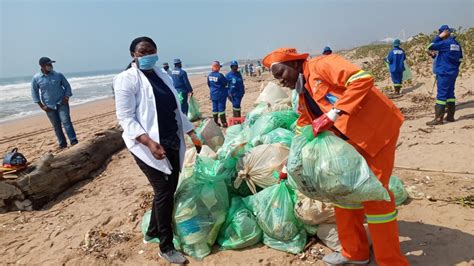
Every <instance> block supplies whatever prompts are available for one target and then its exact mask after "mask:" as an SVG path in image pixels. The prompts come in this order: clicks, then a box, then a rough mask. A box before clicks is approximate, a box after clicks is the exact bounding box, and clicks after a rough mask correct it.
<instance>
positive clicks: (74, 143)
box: [71, 140, 79, 146]
mask: <svg viewBox="0 0 474 266" xmlns="http://www.w3.org/2000/svg"><path fill="white" fill-rule="evenodd" d="M77 143H79V141H77V140H73V141H71V146H74V145H76V144H77Z"/></svg>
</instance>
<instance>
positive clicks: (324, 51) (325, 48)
mask: <svg viewBox="0 0 474 266" xmlns="http://www.w3.org/2000/svg"><path fill="white" fill-rule="evenodd" d="M327 52H332V50H331V47H329V46H326V47H324V50H323V54H324V53H327Z"/></svg>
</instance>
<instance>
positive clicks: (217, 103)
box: [207, 71, 228, 115]
mask: <svg viewBox="0 0 474 266" xmlns="http://www.w3.org/2000/svg"><path fill="white" fill-rule="evenodd" d="M207 86H209V90H210V91H211V100H212V113H213V114H220V115H221V114H225V104H226V101H227V96H228V92H227V79H226V78H225V77H224V75H222V74H221V73H219V72H217V71H213V72H211V73H210V74H209V76H207Z"/></svg>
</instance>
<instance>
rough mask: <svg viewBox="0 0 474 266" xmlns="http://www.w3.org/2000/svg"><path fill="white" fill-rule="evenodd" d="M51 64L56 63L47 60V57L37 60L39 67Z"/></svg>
mask: <svg viewBox="0 0 474 266" xmlns="http://www.w3.org/2000/svg"><path fill="white" fill-rule="evenodd" d="M52 63H56V61H53V60H51V59H49V57H41V58H40V59H39V65H40V66H42V65H47V64H52Z"/></svg>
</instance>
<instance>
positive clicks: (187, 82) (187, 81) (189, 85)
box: [182, 71, 193, 93]
mask: <svg viewBox="0 0 474 266" xmlns="http://www.w3.org/2000/svg"><path fill="white" fill-rule="evenodd" d="M182 79H183V82H184V84H185V85H186V89H187V90H188V92H189V93H192V92H193V87H191V83H190V82H189V79H188V74H187V73H186V72H185V71H183V76H182Z"/></svg>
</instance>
